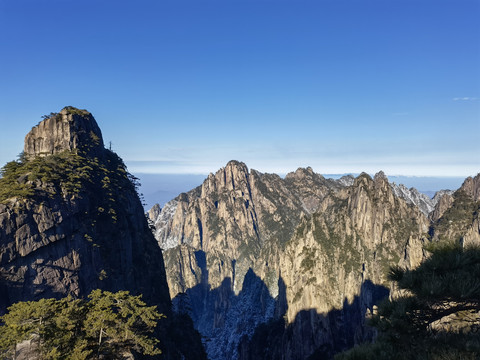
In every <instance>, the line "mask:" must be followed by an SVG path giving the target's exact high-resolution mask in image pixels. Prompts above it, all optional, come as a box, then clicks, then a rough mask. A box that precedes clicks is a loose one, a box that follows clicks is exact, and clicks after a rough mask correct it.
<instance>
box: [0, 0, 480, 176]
mask: <svg viewBox="0 0 480 360" xmlns="http://www.w3.org/2000/svg"><path fill="white" fill-rule="evenodd" d="M479 19H480V1H478V0H451V1H444V0H431V1H426V0H410V1H409V0H378V1H368V0H350V1H345V0H331V1H324V0H315V1H306V0H295V1H294V0H291V1H288V0H283V1H282V0H280V1H273V0H271V1H268V0H218V1H214V0H210V1H207V0H194V1H182V0H175V1H161V0H155V1H144V0H135V1H133V0H132V1H120V0H116V1H110V0H82V1H78V0H0V122H1V127H0V162H1V164H2V165H3V164H4V163H6V162H7V161H9V160H12V159H14V158H15V157H16V155H17V154H18V153H19V152H20V151H21V150H22V148H23V138H24V136H25V134H26V133H27V132H28V131H29V130H30V128H31V127H32V126H34V125H36V124H37V123H38V122H39V121H40V120H41V116H42V115H44V114H49V113H50V112H58V111H59V110H60V109H61V108H63V107H64V106H66V105H72V106H75V107H78V108H84V109H87V110H89V111H90V112H92V114H93V115H94V116H95V118H96V119H97V122H98V123H99V125H100V127H101V129H102V131H103V136H104V140H105V143H107V144H108V143H109V141H111V142H112V147H113V149H114V150H115V151H116V152H117V153H118V154H119V155H120V156H121V157H122V158H123V159H124V160H125V161H126V163H127V165H128V166H129V169H130V171H132V172H134V173H135V172H139V173H140V172H141V173H145V172H151V173H209V172H215V171H216V170H217V169H218V168H220V167H221V166H224V165H225V164H226V163H227V161H229V160H231V159H236V160H240V161H243V162H245V163H246V164H247V165H248V166H249V167H250V168H254V169H257V170H260V171H263V172H277V173H286V172H289V171H292V170H295V169H296V168H297V167H300V166H302V167H305V166H311V167H312V168H313V169H314V170H315V171H316V172H319V173H350V172H353V173H359V172H361V171H366V172H369V173H375V172H377V171H378V170H383V171H385V172H386V173H387V174H389V175H396V174H402V175H417V176H422V175H434V176H438V175H442V176H467V175H474V174H476V173H478V172H479V171H480V141H479V138H480V21H479Z"/></svg>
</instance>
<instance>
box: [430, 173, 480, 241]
mask: <svg viewBox="0 0 480 360" xmlns="http://www.w3.org/2000/svg"><path fill="white" fill-rule="evenodd" d="M479 194H480V174H477V175H476V176H475V177H473V178H472V177H468V178H467V179H465V181H464V182H463V184H462V186H461V187H460V188H459V189H458V190H457V191H455V193H454V194H453V195H448V194H446V195H444V196H443V197H442V198H441V199H440V201H439V203H438V207H437V208H436V209H435V211H434V213H433V215H434V216H432V220H433V223H432V225H431V227H430V230H429V233H430V237H431V239H432V240H433V241H451V240H455V241H459V242H461V243H462V244H464V245H468V244H480V198H479Z"/></svg>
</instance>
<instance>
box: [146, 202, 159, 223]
mask: <svg viewBox="0 0 480 360" xmlns="http://www.w3.org/2000/svg"><path fill="white" fill-rule="evenodd" d="M161 211H162V208H161V207H160V205H159V204H155V205H153V207H152V208H151V209H150V210H148V212H147V217H148V219H149V220H151V221H155V220H157V218H158V216H159V215H160V213H161Z"/></svg>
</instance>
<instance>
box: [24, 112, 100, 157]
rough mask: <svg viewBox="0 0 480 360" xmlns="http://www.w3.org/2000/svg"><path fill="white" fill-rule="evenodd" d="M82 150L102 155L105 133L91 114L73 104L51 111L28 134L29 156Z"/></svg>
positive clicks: (98, 155)
mask: <svg viewBox="0 0 480 360" xmlns="http://www.w3.org/2000/svg"><path fill="white" fill-rule="evenodd" d="M76 149H78V150H80V151H82V152H83V153H84V154H86V155H89V156H91V157H101V156H102V154H103V149H104V145H103V138H102V132H101V130H100V128H99V127H98V125H97V122H96V121H95V119H94V117H93V116H92V114H90V113H89V112H88V111H86V110H80V109H77V108H74V107H72V106H67V107H65V108H63V109H62V110H61V111H60V112H59V113H52V114H51V115H50V116H49V117H47V118H45V120H43V121H41V122H40V123H39V124H38V125H37V126H35V127H33V128H32V130H31V131H30V132H29V133H28V134H27V135H26V136H25V145H24V153H25V155H26V156H27V158H33V157H35V156H46V155H51V154H56V153H60V152H63V151H72V150H76Z"/></svg>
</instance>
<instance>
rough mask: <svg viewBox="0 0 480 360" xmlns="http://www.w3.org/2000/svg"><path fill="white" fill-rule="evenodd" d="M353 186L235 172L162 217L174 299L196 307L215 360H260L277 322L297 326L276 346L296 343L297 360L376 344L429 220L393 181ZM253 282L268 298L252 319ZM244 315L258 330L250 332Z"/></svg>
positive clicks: (290, 352)
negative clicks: (391, 279)
mask: <svg viewBox="0 0 480 360" xmlns="http://www.w3.org/2000/svg"><path fill="white" fill-rule="evenodd" d="M345 181H346V184H351V186H345V185H344V184H342V182H339V181H334V180H328V179H325V178H324V177H323V176H321V175H319V174H315V173H314V172H313V171H312V170H311V169H309V168H307V169H298V170H297V171H296V172H294V173H290V174H288V175H287V176H286V177H285V179H282V178H280V177H278V176H277V175H274V174H262V173H260V172H258V171H255V170H252V171H250V172H248V169H247V168H246V166H245V165H244V164H242V163H238V162H230V163H229V164H227V166H226V167H225V168H223V169H221V170H220V171H218V172H217V173H216V174H215V175H213V174H210V175H209V176H208V178H207V179H206V180H205V182H204V183H203V184H202V185H201V186H200V187H198V188H196V189H194V190H192V191H191V192H189V193H186V194H181V195H180V196H179V197H177V198H176V199H175V200H173V201H172V202H170V203H168V204H167V205H166V206H165V208H164V209H163V210H162V211H161V213H160V215H159V216H158V217H157V219H156V237H157V240H158V241H159V243H160V246H161V247H162V248H168V249H167V250H166V251H165V259H166V268H167V279H168V281H169V287H170V292H171V296H172V298H175V299H174V303H176V304H177V306H180V305H178V304H179V303H180V299H181V303H182V304H185V302H186V303H188V304H189V306H188V308H189V309H190V310H189V311H190V312H189V313H191V314H192V317H193V319H194V322H195V326H196V327H197V329H199V330H200V331H201V332H202V334H203V335H204V336H205V337H206V338H207V339H208V341H207V342H206V347H207V352H208V354H209V356H210V357H211V358H212V359H226V358H229V359H230V358H232V359H233V358H237V357H240V358H249V356H250V355H252V352H251V351H252V350H253V347H254V346H255V345H249V339H250V338H251V337H252V333H253V330H254V328H255V327H257V326H259V325H260V324H261V323H262V322H265V321H284V320H286V321H287V323H286V324H285V325H286V327H285V326H283V327H282V326H279V328H286V329H288V331H285V332H282V331H279V332H277V333H276V334H275V335H274V336H273V335H272V336H273V338H275V339H277V340H278V339H281V341H280V340H279V341H278V346H277V347H282V346H284V345H281V344H286V345H285V346H286V347H282V351H283V353H284V354H286V355H284V356H283V355H282V356H283V357H282V358H285V359H302V358H305V357H306V356H308V355H309V354H311V353H313V351H314V350H315V349H318V348H319V347H322V346H323V348H324V350H323V351H324V353H325V354H326V355H325V356H332V354H333V353H335V352H336V351H339V350H340V349H343V348H345V347H347V346H349V345H350V344H353V343H354V342H355V341H360V340H362V339H365V338H368V337H369V336H371V334H370V333H369V332H368V330H366V327H365V325H364V314H365V311H366V309H371V308H372V306H373V305H374V304H375V303H376V302H377V301H378V300H379V299H380V298H381V297H382V296H385V295H386V294H387V293H388V290H387V286H388V284H387V283H386V281H385V272H386V270H387V269H388V266H389V265H391V264H402V265H406V266H416V265H418V263H419V262H420V261H421V259H422V258H423V256H424V254H423V250H422V244H423V241H424V239H423V238H422V236H421V235H422V234H424V233H426V232H427V231H428V226H429V221H428V219H427V218H426V217H425V215H424V214H422V212H421V211H420V210H419V209H418V208H416V207H412V206H409V205H408V204H407V203H406V202H405V200H404V199H402V198H399V197H397V196H395V194H394V193H393V191H392V188H391V186H390V184H389V183H388V180H387V178H386V177H385V175H384V174H383V173H379V174H377V175H376V176H375V178H374V179H371V178H370V177H369V176H368V175H366V174H362V175H361V176H359V177H358V178H356V179H355V180H354V183H353V184H352V182H351V181H349V179H345ZM251 271H253V274H255V275H256V278H258V279H260V280H261V282H262V283H263V284H264V287H261V288H266V289H268V296H267V293H265V292H264V293H263V294H264V295H263V297H262V298H263V299H264V304H265V305H264V306H262V307H261V309H260V312H257V313H256V314H257V315H256V316H252V317H249V314H250V313H253V311H252V310H251V309H256V304H255V303H244V302H238V301H236V299H238V298H239V297H241V296H243V294H244V293H245V292H248V293H249V292H250V290H246V289H252V288H255V287H254V286H249V281H250V280H249V279H251V278H249V277H246V274H248V273H249V272H251ZM248 298H255V296H251V297H248ZM185 299H188V300H185ZM180 307H184V306H183V305H181V306H180ZM256 310H258V309H256ZM335 311H336V312H335ZM234 314H243V316H244V318H243V317H242V320H241V321H244V322H247V323H249V324H250V326H249V327H242V329H243V331H238V328H239V327H238V323H237V322H235V321H234V319H235V318H236V317H237V315H234ZM332 314H334V315H332ZM232 319H233V320H232ZM245 319H247V320H245ZM248 319H249V320H248ZM275 319H276V320H275ZM225 334H235V335H231V336H229V337H228V339H229V340H228V341H226V340H225V338H224V336H225ZM338 338H342V339H345V340H344V341H338V340H336V339H338ZM305 339H310V340H305ZM274 343H275V341H274ZM238 344H240V347H239V348H238V347H237V345H238ZM264 350H265V351H267V352H268V351H270V350H272V349H269V350H267V349H264ZM238 351H240V352H238ZM252 358H255V357H252Z"/></svg>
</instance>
